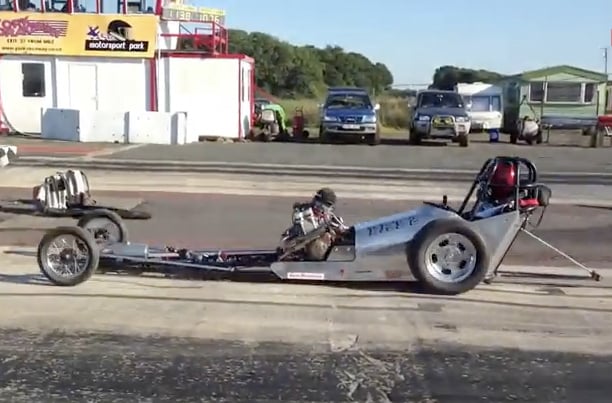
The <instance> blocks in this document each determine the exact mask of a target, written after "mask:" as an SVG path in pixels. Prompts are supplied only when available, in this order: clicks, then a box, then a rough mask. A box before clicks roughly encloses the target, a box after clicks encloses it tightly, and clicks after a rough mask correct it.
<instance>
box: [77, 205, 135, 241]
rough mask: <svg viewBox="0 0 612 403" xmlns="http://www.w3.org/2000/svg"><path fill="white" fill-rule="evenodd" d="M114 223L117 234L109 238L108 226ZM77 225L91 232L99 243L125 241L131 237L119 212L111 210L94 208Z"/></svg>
mask: <svg viewBox="0 0 612 403" xmlns="http://www.w3.org/2000/svg"><path fill="white" fill-rule="evenodd" d="M109 224H110V225H112V226H113V227H114V232H115V233H116V235H117V236H115V237H113V238H112V239H110V238H109V234H108V230H107V228H108V227H107V226H108V225H109ZM77 226H78V227H80V228H83V229H84V230H86V231H88V232H89V233H91V235H92V237H93V239H95V240H96V242H98V244H110V243H125V242H127V241H128V239H129V234H128V229H127V227H126V226H125V223H124V222H123V220H122V219H121V217H120V216H119V214H117V213H115V212H114V211H110V210H94V211H92V212H90V213H87V214H85V215H84V216H83V217H81V218H80V219H79V221H78V222H77Z"/></svg>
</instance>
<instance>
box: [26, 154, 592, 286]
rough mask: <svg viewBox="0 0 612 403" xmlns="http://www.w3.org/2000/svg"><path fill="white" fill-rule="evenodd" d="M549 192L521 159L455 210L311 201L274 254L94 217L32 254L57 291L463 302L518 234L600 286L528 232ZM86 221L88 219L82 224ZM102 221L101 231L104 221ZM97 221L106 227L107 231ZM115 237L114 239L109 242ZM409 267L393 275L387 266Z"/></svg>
mask: <svg viewBox="0 0 612 403" xmlns="http://www.w3.org/2000/svg"><path fill="white" fill-rule="evenodd" d="M551 195H552V191H551V190H550V188H548V187H547V186H546V185H544V184H541V183H539V182H538V172H537V169H536V167H535V165H534V164H533V163H532V162H531V161H529V160H527V159H525V158H520V157H508V156H499V157H495V158H490V159H488V160H487V161H486V162H485V163H484V164H483V166H482V168H481V169H480V171H479V172H478V174H477V175H476V177H475V179H474V181H473V183H472V184H471V186H470V188H469V190H468V193H467V195H466V196H465V199H464V200H463V202H462V203H461V205H460V206H459V208H457V209H453V208H452V207H451V206H450V205H449V204H448V201H447V197H446V196H444V197H443V199H442V203H432V202H428V201H425V202H423V205H422V206H420V207H418V208H416V209H413V210H410V211H406V212H402V213H398V214H393V215H389V216H386V217H380V218H377V219H373V220H368V221H364V222H360V223H357V224H354V225H351V226H348V225H345V224H344V221H343V220H342V218H340V217H339V216H337V215H336V214H335V210H334V206H335V204H336V195H335V193H334V192H333V191H332V190H331V189H329V188H323V189H321V190H319V192H317V194H316V195H315V197H314V198H313V200H312V201H310V202H306V203H295V204H294V206H293V215H292V218H293V220H292V225H291V227H290V228H289V229H288V230H287V231H285V232H284V233H283V234H282V237H281V242H280V244H279V246H277V247H276V248H274V249H270V250H221V251H219V250H206V249H203V250H188V249H180V248H175V247H154V246H149V245H147V244H141V243H132V242H130V241H129V240H128V239H127V238H128V236H127V228H125V225H124V223H123V222H122V221H121V218H120V217H118V216H117V215H116V214H112V213H110V212H105V211H97V212H94V213H95V214H96V216H95V217H96V220H98V221H96V222H97V223H99V224H100V225H98V224H96V225H91V222H90V224H89V225H83V226H81V227H79V226H76V227H58V228H55V229H52V230H49V231H48V232H47V233H46V234H45V235H44V236H43V238H42V239H41V241H40V243H39V245H38V252H37V259H38V265H39V267H40V270H41V271H42V273H43V274H44V275H45V276H46V277H47V278H48V279H49V280H50V281H51V282H52V283H53V284H55V285H59V286H74V285H77V284H80V283H83V282H85V281H87V279H89V278H90V277H91V276H92V274H94V273H95V272H96V271H98V269H100V270H101V271H102V270H103V271H115V270H117V271H127V272H130V271H133V272H135V273H142V272H162V273H168V272H172V273H180V272H181V271H186V270H187V269H189V270H193V269H195V270H197V271H202V272H225V273H241V272H266V273H270V274H273V275H274V276H276V277H278V278H279V279H281V280H298V281H299V280H303V281H307V282H312V281H322V282H326V281H331V282H380V281H393V282H397V281H413V280H416V281H417V282H419V283H420V284H421V285H422V286H423V288H424V289H425V290H427V291H428V292H431V293H437V294H448V295H453V294H461V293H464V292H467V291H469V290H472V289H473V288H475V287H476V286H477V285H478V284H480V283H481V282H483V281H485V282H490V281H492V280H493V279H494V278H495V276H496V275H497V272H498V268H499V267H500V265H501V264H502V261H503V260H504V257H505V256H506V254H507V253H508V250H509V249H510V248H511V247H512V244H513V243H514V241H515V239H516V238H517V236H518V234H519V233H521V232H524V233H526V234H528V235H530V236H531V237H533V238H534V239H536V240H538V241H541V242H542V243H543V245H545V246H547V247H550V248H553V249H554V250H555V251H556V252H558V253H560V254H561V255H563V256H564V257H566V258H567V259H569V260H571V261H572V262H573V263H574V264H576V265H577V266H578V267H579V268H582V269H584V270H586V271H588V273H589V274H590V276H591V278H593V279H595V280H597V281H599V280H600V275H599V274H598V273H597V272H595V271H594V270H591V269H589V268H587V267H585V266H584V265H582V264H580V263H579V262H577V261H576V260H575V259H573V258H572V257H570V256H568V255H567V254H565V253H563V252H562V251H559V250H558V249H556V248H554V247H553V246H552V245H550V244H548V243H546V242H545V241H543V240H541V239H540V238H539V237H537V236H536V235H535V234H533V233H532V232H531V231H530V229H531V228H535V227H537V226H538V225H539V224H540V223H541V221H542V218H543V217H544V213H545V211H546V208H547V206H548V205H549V202H550V197H551ZM84 218H85V221H87V219H86V218H87V216H85V217H84ZM101 219H104V220H106V222H105V225H104V226H103V225H101V223H100V220H101ZM104 220H103V221H104ZM111 232H112V233H113V234H114V235H111ZM394 255H395V256H397V255H399V256H405V259H406V264H405V265H402V266H401V267H393V268H392V269H393V270H392V273H393V275H392V276H390V275H389V272H390V270H389V267H386V266H385V264H384V263H381V261H383V259H384V258H385V257H388V256H394Z"/></svg>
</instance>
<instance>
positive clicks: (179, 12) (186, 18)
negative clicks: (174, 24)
mask: <svg viewBox="0 0 612 403" xmlns="http://www.w3.org/2000/svg"><path fill="white" fill-rule="evenodd" d="M162 19H164V20H168V21H183V22H215V23H217V24H219V25H221V26H225V10H220V9H218V8H208V7H195V6H189V5H186V4H183V1H182V0H177V1H171V2H169V3H168V4H165V5H164V6H163V7H162Z"/></svg>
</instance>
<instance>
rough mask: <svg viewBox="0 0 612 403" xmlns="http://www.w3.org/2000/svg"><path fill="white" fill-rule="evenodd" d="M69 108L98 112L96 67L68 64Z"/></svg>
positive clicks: (92, 65) (93, 65)
mask: <svg viewBox="0 0 612 403" xmlns="http://www.w3.org/2000/svg"><path fill="white" fill-rule="evenodd" d="M68 71H69V76H70V81H69V83H70V84H69V85H70V107H71V108H74V109H82V110H90V111H95V110H98V66H97V65H95V64H80V63H79V64H70V65H69V67H68Z"/></svg>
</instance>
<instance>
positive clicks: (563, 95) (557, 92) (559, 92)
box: [546, 82, 582, 103]
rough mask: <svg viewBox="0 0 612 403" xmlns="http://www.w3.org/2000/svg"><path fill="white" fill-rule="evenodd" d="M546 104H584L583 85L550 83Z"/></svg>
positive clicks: (547, 87) (547, 89)
mask: <svg viewBox="0 0 612 403" xmlns="http://www.w3.org/2000/svg"><path fill="white" fill-rule="evenodd" d="M546 102H554V103H557V102H558V103H580V102H582V83H567V82H549V83H547V85H546Z"/></svg>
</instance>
